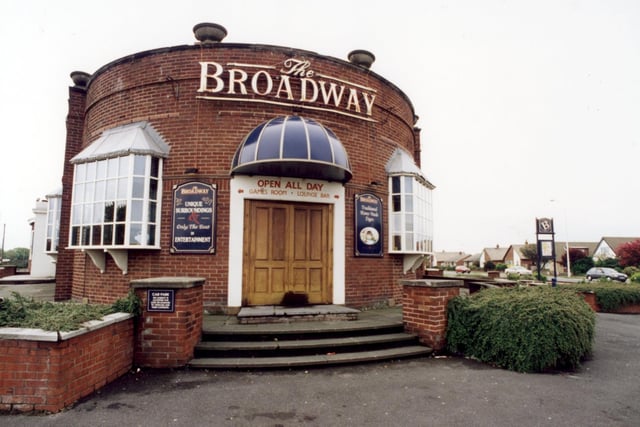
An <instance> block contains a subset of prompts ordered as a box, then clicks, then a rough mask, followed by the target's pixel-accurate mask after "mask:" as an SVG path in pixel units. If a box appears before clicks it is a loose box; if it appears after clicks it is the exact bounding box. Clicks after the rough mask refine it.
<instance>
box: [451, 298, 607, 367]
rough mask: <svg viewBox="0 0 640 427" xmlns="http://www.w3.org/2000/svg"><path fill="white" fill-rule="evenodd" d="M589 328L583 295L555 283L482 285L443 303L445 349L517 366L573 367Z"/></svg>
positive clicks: (585, 350) (588, 340) (591, 318)
mask: <svg viewBox="0 0 640 427" xmlns="http://www.w3.org/2000/svg"><path fill="white" fill-rule="evenodd" d="M594 330H595V314H594V313H593V311H592V310H591V308H589V306H588V305H587V304H586V303H585V302H584V300H583V299H582V298H581V297H580V296H578V295H576V294H575V293H571V292H558V290H557V289H549V288H501V289H488V290H484V291H482V292H478V293H477V294H474V295H472V296H469V297H463V296H461V297H456V298H454V299H452V300H451V301H450V302H449V305H448V326H447V348H448V350H449V351H452V352H454V353H461V354H465V355H467V356H469V357H474V358H477V359H479V360H481V361H483V362H486V363H491V364H494V365H496V366H499V367H502V368H506V369H510V370H513V371H517V372H542V371H545V370H548V369H553V368H562V369H575V368H577V367H578V366H580V361H581V360H582V359H583V358H584V357H586V356H588V355H589V354H590V353H591V348H592V345H593V337H594Z"/></svg>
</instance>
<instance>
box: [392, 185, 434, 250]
mask: <svg viewBox="0 0 640 427" xmlns="http://www.w3.org/2000/svg"><path fill="white" fill-rule="evenodd" d="M432 252H433V188H432V187H431V186H429V185H428V183H427V182H426V181H425V180H424V179H420V178H419V177H417V176H415V175H413V174H401V173H399V174H393V175H390V176H389V253H391V254H417V255H426V254H430V253H432Z"/></svg>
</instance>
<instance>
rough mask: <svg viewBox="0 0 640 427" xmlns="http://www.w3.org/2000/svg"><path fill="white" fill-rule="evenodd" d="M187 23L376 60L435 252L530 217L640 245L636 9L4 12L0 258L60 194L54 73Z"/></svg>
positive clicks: (130, 4) (521, 5) (499, 239)
mask: <svg viewBox="0 0 640 427" xmlns="http://www.w3.org/2000/svg"><path fill="white" fill-rule="evenodd" d="M199 22H216V23H219V24H222V25H224V26H225V27H226V28H227V30H228V32H229V35H228V36H227V38H226V39H225V41H227V42H236V43H260V44H271V45H279V46H288V47H295V48H300V49H305V50H311V51H315V52H318V53H319V54H322V55H328V56H334V57H337V58H342V59H346V57H347V54H348V53H349V52H350V51H351V50H353V49H367V50H370V51H371V52H373V53H374V54H375V56H376V62H375V63H374V64H373V66H372V70H373V71H375V72H376V73H378V74H380V75H381V76H382V77H384V78H386V79H388V80H390V81H391V82H393V83H394V84H396V85H397V86H398V87H399V88H400V89H401V90H403V91H404V92H405V93H406V94H407V95H408V96H409V98H410V99H411V101H412V102H413V105H414V107H415V112H416V114H417V115H418V116H420V120H419V122H418V126H419V127H420V128H421V129H422V142H423V151H422V166H423V170H424V172H425V174H426V175H427V177H428V178H429V180H430V181H431V182H433V183H434V184H435V185H436V187H437V188H436V190H435V194H434V217H435V241H434V247H435V249H436V250H437V251H442V250H446V251H458V250H461V251H465V252H467V253H476V252H479V251H480V250H481V249H482V248H484V247H495V246H496V245H498V244H499V245H500V246H508V245H510V244H517V243H524V241H525V240H528V241H530V242H531V241H534V240H535V218H536V217H544V216H551V217H554V218H555V224H556V232H557V235H556V238H557V239H558V240H566V239H567V236H568V238H569V239H570V240H571V241H598V240H599V239H600V238H601V237H602V236H620V237H631V236H640V209H639V208H640V201H639V200H640V1H637V0H628V1H625V0H602V1H588V0H586V1H579V0H575V1H569V0H538V1H530V0H523V1H507V0H484V1H479V0H460V1H445V0H441V1H431V0H426V1H419V2H418V1H415V0H410V1H402V0H397V1H377V0H366V1H345V0H340V1H334V0H324V1H322V2H309V1H302V0H296V1H277V0H271V1H268V0H261V1H259V0H258V1H249V0H246V1H242V0H233V1H220V0H218V1H213V0H207V1H187V0H185V1H181V2H176V1H172V2H169V1H161V0H155V1H146V0H145V1H141V0H136V1H131V0H128V1H120V0H117V1H113V0H111V1H107V2H99V3H98V2H95V3H94V2H91V1H87V2H78V1H67V0H56V1H50V0H4V1H3V2H2V3H0V43H2V66H1V67H0V120H1V124H2V126H1V128H0V129H1V135H2V136H1V138H2V141H1V147H2V148H1V151H0V180H1V185H2V187H1V190H0V226H1V225H2V224H6V237H5V249H11V248H14V247H18V246H24V247H26V246H28V245H29V243H30V230H29V227H28V219H29V218H30V217H32V216H33V213H32V209H33V207H34V205H35V201H36V199H37V198H39V197H43V196H45V195H46V194H47V193H49V192H51V191H52V190H54V189H55V188H57V187H60V186H61V177H62V161H63V153H64V144H65V138H66V130H65V117H66V114H67V100H68V87H69V86H70V85H72V82H71V79H70V78H69V73H70V72H71V71H74V70H82V71H86V72H89V73H93V72H95V71H96V70H97V69H98V68H100V67H101V66H102V65H105V64H107V63H108V62H111V61H113V60H115V59H118V58H121V57H123V56H126V55H129V54H132V53H136V52H140V51H145V50H150V49H155V48H159V47H166V46H175V45H183V44H193V43H194V42H195V39H194V37H193V32H192V28H193V26H194V25H195V24H197V23H199ZM551 200H554V201H553V202H552V201H551ZM0 232H1V230H0Z"/></svg>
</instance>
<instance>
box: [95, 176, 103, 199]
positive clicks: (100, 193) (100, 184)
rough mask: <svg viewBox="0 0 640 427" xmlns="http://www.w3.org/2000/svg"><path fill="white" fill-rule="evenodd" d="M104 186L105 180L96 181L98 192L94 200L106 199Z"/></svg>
mask: <svg viewBox="0 0 640 427" xmlns="http://www.w3.org/2000/svg"><path fill="white" fill-rule="evenodd" d="M104 187H105V181H98V182H96V194H95V196H94V200H96V201H99V200H104Z"/></svg>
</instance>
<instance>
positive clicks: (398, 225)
mask: <svg viewBox="0 0 640 427" xmlns="http://www.w3.org/2000/svg"><path fill="white" fill-rule="evenodd" d="M391 230H393V231H402V216H401V215H393V217H392V224H391Z"/></svg>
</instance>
